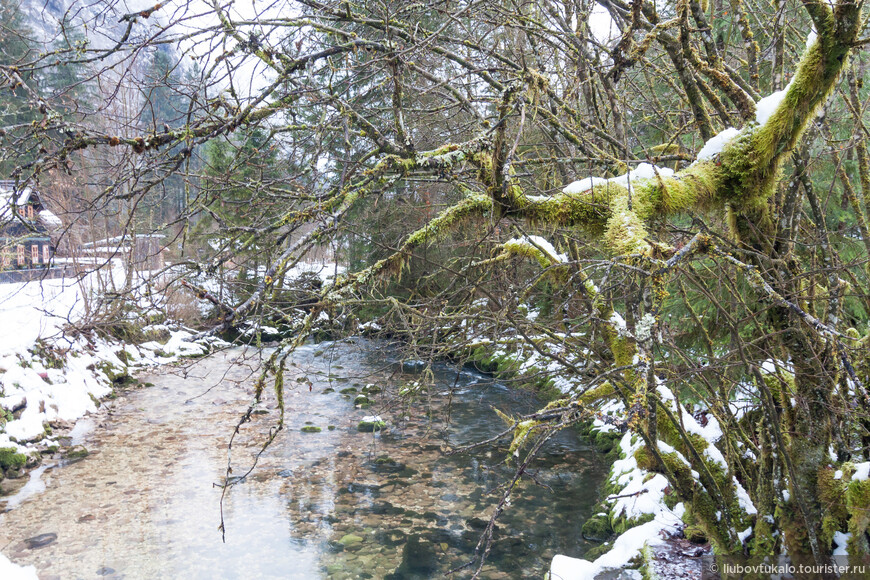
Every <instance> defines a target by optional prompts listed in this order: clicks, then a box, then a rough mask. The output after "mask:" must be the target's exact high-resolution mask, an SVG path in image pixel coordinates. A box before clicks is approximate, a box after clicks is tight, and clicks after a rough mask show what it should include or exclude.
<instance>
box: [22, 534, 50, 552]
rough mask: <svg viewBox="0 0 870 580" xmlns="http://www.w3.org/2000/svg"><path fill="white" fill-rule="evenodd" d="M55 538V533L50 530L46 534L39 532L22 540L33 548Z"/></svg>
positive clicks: (39, 546)
mask: <svg viewBox="0 0 870 580" xmlns="http://www.w3.org/2000/svg"><path fill="white" fill-rule="evenodd" d="M55 540H57V534H55V533H54V532H50V533H48V534H39V535H38V536H33V537H32V538H27V539H26V540H24V543H25V544H26V545H27V547H28V548H29V549H31V550H35V549H37V548H43V547H45V546H47V545H49V544H51V543H53V542H54V541H55Z"/></svg>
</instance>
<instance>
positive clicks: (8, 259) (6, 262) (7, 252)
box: [3, 248, 12, 268]
mask: <svg viewBox="0 0 870 580" xmlns="http://www.w3.org/2000/svg"><path fill="white" fill-rule="evenodd" d="M11 265H12V250H11V249H10V248H3V268H8V267H9V266H11Z"/></svg>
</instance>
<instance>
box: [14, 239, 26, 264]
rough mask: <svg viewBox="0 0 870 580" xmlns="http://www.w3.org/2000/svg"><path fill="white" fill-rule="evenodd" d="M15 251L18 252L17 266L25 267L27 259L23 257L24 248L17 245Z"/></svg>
mask: <svg viewBox="0 0 870 580" xmlns="http://www.w3.org/2000/svg"><path fill="white" fill-rule="evenodd" d="M16 250H18V265H19V266H26V265H27V258H25V257H24V246H22V245H21V244H18V247H17V248H16Z"/></svg>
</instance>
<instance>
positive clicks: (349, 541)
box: [338, 534, 363, 550]
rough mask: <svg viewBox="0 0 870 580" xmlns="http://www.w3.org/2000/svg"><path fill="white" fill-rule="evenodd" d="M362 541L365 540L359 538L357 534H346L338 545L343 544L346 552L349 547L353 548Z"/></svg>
mask: <svg viewBox="0 0 870 580" xmlns="http://www.w3.org/2000/svg"><path fill="white" fill-rule="evenodd" d="M362 541H363V539H362V537H361V536H357V535H356V534H345V535H344V536H342V537H341V539H340V540H339V541H338V543H339V544H341V545H342V546H344V548H345V550H346V549H347V547H348V546H352V545H353V544H358V543H360V542H362Z"/></svg>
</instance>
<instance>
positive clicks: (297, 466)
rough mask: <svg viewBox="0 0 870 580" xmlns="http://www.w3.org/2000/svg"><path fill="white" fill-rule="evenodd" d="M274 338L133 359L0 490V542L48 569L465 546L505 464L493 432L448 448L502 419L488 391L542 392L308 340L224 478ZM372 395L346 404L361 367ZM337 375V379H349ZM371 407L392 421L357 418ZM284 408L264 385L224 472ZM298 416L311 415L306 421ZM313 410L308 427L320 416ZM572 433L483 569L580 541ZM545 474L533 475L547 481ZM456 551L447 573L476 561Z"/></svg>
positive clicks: (583, 504) (320, 567) (110, 573)
mask: <svg viewBox="0 0 870 580" xmlns="http://www.w3.org/2000/svg"><path fill="white" fill-rule="evenodd" d="M267 355H268V349H264V350H255V349H247V350H244V349H238V348H237V349H231V350H228V351H224V352H221V353H218V354H215V355H212V356H209V357H208V358H205V359H200V360H197V361H191V362H190V364H188V365H185V366H179V367H167V368H163V369H160V370H158V371H156V372H153V373H150V374H148V375H144V376H142V377H140V379H141V380H142V381H143V382H149V383H153V384H154V385H153V386H148V387H145V388H142V389H138V390H133V391H129V392H127V393H125V394H124V395H122V396H121V397H119V398H118V399H115V400H113V401H109V402H108V403H107V404H106V405H104V408H103V410H102V411H101V412H99V413H98V414H97V415H95V416H92V417H89V418H86V419H84V420H82V421H80V423H79V425H78V426H77V428H76V430H75V431H74V433H73V436H74V438H75V439H76V441H75V442H79V441H80V442H81V443H83V444H84V445H85V446H86V447H87V448H88V449H89V450H90V451H91V454H90V455H89V456H87V457H86V458H84V459H82V460H80V461H75V462H70V463H63V462H61V463H60V464H56V465H51V466H50V467H49V468H47V469H40V470H38V471H37V472H34V474H33V479H32V480H31V481H30V482H29V483H28V486H27V487H26V488H25V491H24V492H23V493H21V494H20V495H18V496H13V497H12V498H11V499H10V498H8V497H7V498H0V511H4V510H5V513H3V514H0V552H2V553H4V554H6V555H7V556H8V557H9V558H10V559H12V560H13V561H14V562H15V563H17V564H22V565H27V564H33V565H35V566H36V567H37V570H38V572H39V575H40V578H42V579H43V580H47V579H50V578H61V579H64V580H66V579H69V578H128V579H142V578H185V579H188V578H190V579H194V578H203V579H205V578H240V579H241V578H245V579H247V578H289V579H297V578H298V579H303V578H305V579H311V578H335V579H337V580H343V579H350V578H393V579H408V580H410V579H416V578H431V577H435V576H439V575H442V574H443V573H444V572H446V571H448V570H450V569H452V568H454V567H456V566H459V565H461V564H463V563H465V562H467V561H469V559H470V557H471V554H472V551H473V549H474V546H475V545H476V544H477V541H478V538H479V536H480V533H481V530H482V528H483V526H484V525H485V523H486V521H488V520H489V517H490V514H491V513H492V511H493V509H494V506H495V504H496V503H497V500H498V498H499V497H500V495H501V494H500V491H499V489H498V486H499V485H501V484H502V483H504V482H505V481H507V480H508V479H509V477H510V476H511V474H512V473H513V469H512V468H509V467H506V466H505V464H504V452H503V450H502V451H499V450H496V449H478V450H476V451H475V452H474V453H473V454H472V455H448V454H446V453H445V451H446V450H447V449H449V448H450V447H452V446H456V445H464V444H468V443H472V442H475V441H481V440H484V439H487V438H489V437H491V436H493V435H494V434H496V433H498V432H499V431H500V430H501V429H503V428H504V423H503V422H502V421H501V420H500V419H499V418H498V417H497V415H496V414H495V412H494V411H493V410H492V407H497V408H499V409H501V410H503V411H506V412H511V413H518V412H524V411H529V410H533V409H534V408H536V405H540V403H539V402H538V401H535V399H534V398H533V397H532V396H531V395H530V394H529V393H527V392H524V391H518V390H514V389H510V388H508V387H506V386H504V385H502V384H500V383H498V382H495V381H493V380H492V379H490V378H488V377H486V376H484V375H482V374H480V373H477V372H474V371H470V370H468V369H457V368H456V367H453V366H451V365H448V364H436V365H434V366H433V372H434V383H433V384H432V385H431V386H430V387H428V388H426V389H422V390H420V391H419V392H416V393H414V394H413V395H412V396H410V397H407V396H406V397H398V396H397V393H398V391H399V390H401V389H402V387H403V386H405V385H407V384H408V383H409V382H411V381H414V380H418V379H420V378H421V376H420V375H419V374H418V373H419V371H420V368H418V367H419V366H420V365H416V364H413V363H412V364H407V363H406V364H404V365H402V364H401V363H400V362H399V361H400V359H399V356H398V351H394V350H392V349H390V348H389V347H388V346H387V345H386V344H384V343H380V342H373V341H369V340H364V339H353V340H350V341H345V342H341V343H321V344H318V345H306V346H304V347H302V348H300V349H299V350H298V351H297V352H296V353H294V355H293V357H292V359H291V360H292V364H291V366H289V367H288V371H287V374H286V379H285V385H286V389H287V392H286V396H285V397H286V399H285V400H286V426H285V429H284V430H283V431H282V432H281V433H280V434H279V435H278V437H277V438H276V440H275V442H274V443H273V444H272V445H271V446H270V447H269V448H268V449H267V450H266V451H265V452H264V453H263V454H262V456H261V457H260V459H259V463H258V465H257V466H256V468H255V469H254V471H253V472H252V473H251V474H250V475H249V476H248V477H247V478H245V479H244V480H243V481H242V482H240V483H239V484H237V485H235V486H233V487H231V488H230V489H229V491H228V492H227V494H226V498H225V501H224V505H223V515H224V521H225V529H226V542H225V543H224V542H222V541H221V533H220V531H219V530H218V527H219V524H220V521H221V516H220V497H221V489H220V487H218V486H216V485H215V484H216V483H219V482H221V481H222V477H223V475H224V474H225V472H226V466H227V458H228V452H227V442H228V440H229V436H230V435H231V433H232V431H233V427H234V426H235V424H236V423H237V421H238V418H239V417H240V414H241V413H242V412H243V411H244V409H245V408H246V405H247V403H248V402H249V401H250V399H251V395H252V392H253V385H254V381H255V379H256V376H257V371H258V369H259V366H260V364H261V357H263V356H267ZM368 384H374V385H377V386H378V387H380V388H382V389H383V391H382V392H380V393H377V394H369V397H370V398H371V399H372V403H373V405H372V406H371V407H370V408H366V409H361V408H356V407H355V405H354V400H355V398H356V397H357V396H358V394H359V393H360V391H362V390H363V389H364V388H365V386H366V385H368ZM342 391H344V392H342ZM367 415H380V416H381V417H382V418H383V419H384V420H385V421H386V423H387V425H388V427H387V428H386V429H385V430H384V431H382V432H374V433H363V432H360V431H359V430H358V424H359V422H360V420H361V419H362V418H363V417H364V416H367ZM276 421H277V411H276V410H275V404H274V397H269V398H268V402H267V404H266V405H264V407H263V408H262V409H260V410H259V411H258V412H257V414H255V415H253V416H252V420H251V421H250V422H249V423H246V424H244V425H243V426H242V427H241V429H240V432H239V435H238V436H237V438H236V441H235V443H234V445H233V448H232V465H233V475H234V476H235V477H238V476H241V475H242V474H244V473H245V472H246V471H247V469H248V468H249V467H250V466H251V464H252V461H253V458H254V456H255V455H256V453H257V452H258V451H259V450H260V448H261V447H262V445H263V442H264V440H265V438H266V436H267V435H268V433H269V431H270V429H273V428H274V426H275V424H276ZM306 426H308V427H309V429H308V430H309V431H314V432H303V431H302V428H303V427H306ZM317 428H319V431H318V429H317ZM603 463H604V462H603V461H601V457H600V456H597V455H596V454H595V452H594V451H592V450H591V449H590V448H589V447H587V446H586V445H585V444H584V442H583V441H582V440H580V439H579V438H578V437H577V436H576V434H574V433H573V432H571V431H567V430H566V431H563V432H561V433H559V434H558V435H557V436H555V437H554V438H553V440H551V441H550V442H548V443H547V445H546V447H545V450H544V453H543V454H542V456H541V458H540V460H538V461H537V462H536V463H535V464H534V465H533V466H532V468H531V472H532V473H533V474H534V479H535V480H536V481H537V483H536V482H535V481H533V480H532V479H530V478H526V479H524V480H523V481H522V482H521V484H520V486H519V489H518V490H516V491H515V493H514V494H513V495H512V498H511V499H512V501H511V506H510V508H509V509H508V510H507V511H506V512H505V514H504V515H503V516H502V517H501V518H500V520H499V523H498V529H497V532H496V534H495V542H494V545H493V549H492V553H491V555H490V557H489V559H488V561H487V564H486V567H485V569H484V570H485V571H484V573H483V575H482V577H484V578H489V579H499V578H505V579H507V578H518V579H519V578H532V577H537V578H540V577H542V576H543V573H544V571H545V570H546V568H547V566H548V564H549V561H550V559H551V558H552V556H553V555H554V554H555V553H563V554H568V555H571V556H582V555H583V553H584V552H585V550H586V549H587V548H588V547H591V545H589V544H587V543H586V542H585V541H584V540H583V539H582V538H581V535H580V528H581V526H582V524H583V522H584V521H585V520H586V518H587V517H589V516H590V515H592V510H593V508H594V505H595V503H596V501H597V499H598V494H599V492H600V489H601V484H602V483H603V480H604V478H605V477H606V472H607V468H606V465H604V464H603ZM539 484H540V485H539ZM470 575H471V572H470V571H469V570H468V569H466V570H464V571H463V572H461V573H459V574H458V575H457V576H458V577H469V576H470Z"/></svg>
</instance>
